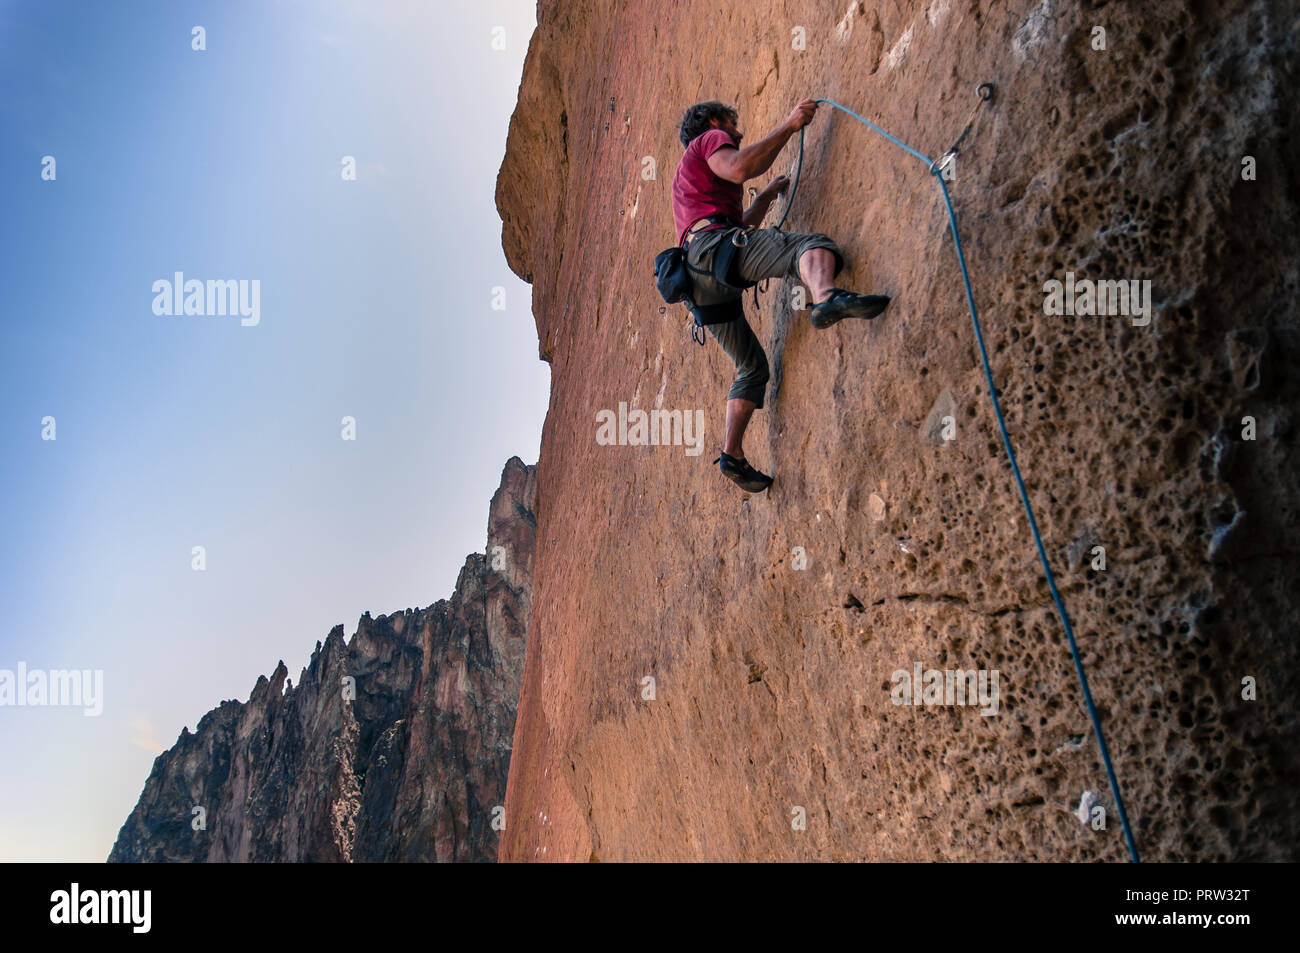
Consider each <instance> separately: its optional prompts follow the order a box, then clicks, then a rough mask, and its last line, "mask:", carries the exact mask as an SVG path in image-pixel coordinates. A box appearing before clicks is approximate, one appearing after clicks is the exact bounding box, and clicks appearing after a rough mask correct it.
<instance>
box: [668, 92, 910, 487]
mask: <svg viewBox="0 0 1300 953" xmlns="http://www.w3.org/2000/svg"><path fill="white" fill-rule="evenodd" d="M817 105H818V104H817V102H816V101H815V100H811V99H808V100H804V101H803V102H801V103H800V104H799V105H798V106H796V107H795V108H794V110H793V111H792V112H791V113H790V115H789V116H788V117H787V118H786V120H785V122H783V123H782V124H781V125H780V126H779V127H777V129H776V130H775V131H774V132H772V133H771V134H770V135H768V136H766V137H764V138H763V139H760V140H759V141H758V142H756V143H755V144H754V145H752V146H749V147H747V148H744V149H742V148H740V143H741V141H742V140H743V139H744V138H745V137H744V135H743V134H742V133H741V132H740V130H739V129H738V128H737V126H736V123H737V122H738V121H739V119H740V115H739V113H737V111H736V110H735V109H733V108H731V107H729V106H725V105H723V104H722V103H720V102H716V101H711V102H705V103H697V104H696V105H694V106H692V107H691V108H690V109H688V110H686V115H685V117H684V118H683V119H682V126H681V140H682V145H684V146H685V147H686V154H685V155H683V156H682V161H681V162H680V163H679V164H678V166H677V172H676V174H675V175H674V176H673V187H672V189H673V191H672V194H673V220H674V224H675V225H676V227H677V241H678V243H679V244H681V245H682V246H683V247H685V249H686V263H687V265H688V269H687V270H688V272H689V273H690V276H691V284H692V286H693V287H692V291H693V298H694V301H695V304H696V305H697V306H700V307H701V308H704V309H711V313H712V314H714V315H717V314H719V313H721V314H722V315H724V316H726V315H731V314H732V312H734V316H732V317H728V318H727V320H725V321H723V322H721V323H717V324H708V325H706V327H707V328H708V329H709V333H710V334H712V335H713V336H714V337H715V338H716V339H717V341H718V343H719V344H721V345H722V349H723V350H724V351H726V353H727V356H728V357H730V358H731V360H732V361H733V362H734V363H735V365H736V379H735V382H734V383H733V384H732V385H731V391H730V393H729V394H728V395H727V424H726V441H725V444H724V446H723V450H722V455H721V456H720V457H718V459H717V460H715V461H714V463H720V464H721V469H722V474H723V476H725V477H727V479H729V480H731V481H732V482H734V483H735V484H736V485H737V486H739V487H740V488H741V489H743V490H748V491H749V492H751V493H757V492H760V491H762V490H766V489H767V488H768V487H769V486H771V485H772V478H771V477H770V476H766V475H765V474H763V473H760V472H759V471H758V470H756V469H754V468H753V467H752V466H750V465H749V462H748V461H747V460H746V459H745V451H744V448H743V446H742V443H743V441H744V437H745V428H746V427H748V426H749V418H750V416H751V415H752V414H753V413H754V411H755V410H757V409H758V408H760V407H762V406H763V396H764V393H765V392H766V390H767V381H768V376H769V375H768V366H767V355H766V353H764V351H763V346H762V345H761V344H759V342H758V338H757V337H755V335H754V332H753V329H751V328H750V326H749V322H747V321H746V320H745V315H744V311H743V310H742V308H741V303H740V299H741V296H742V294H743V290H742V289H741V288H740V287H738V286H737V285H738V282H736V281H735V279H736V278H739V279H741V280H743V281H745V282H758V281H762V280H763V279H764V278H780V277H783V276H785V275H789V276H790V277H792V278H797V279H802V280H803V282H804V284H806V285H807V286H808V291H809V293H810V294H811V295H812V300H813V305H814V307H813V309H812V317H811V320H812V325H813V327H815V328H819V329H820V328H828V327H830V326H831V325H833V324H835V323H836V322H838V321H840V320H842V319H844V318H874V317H876V316H877V315H878V314H880V313H881V312H882V311H884V310H885V306H886V305H887V304H888V303H889V298H888V296H886V295H862V294H855V293H853V292H851V291H846V290H844V289H843V288H836V287H835V286H834V285H833V284H832V282H833V281H834V279H835V276H836V275H838V274H839V273H840V270H841V269H842V268H843V267H844V256H843V254H842V253H841V252H840V249H839V246H837V245H836V244H835V242H833V241H832V240H831V239H830V238H828V237H827V236H825V235H822V234H806V235H804V234H795V233H790V232H783V231H780V230H779V229H775V228H758V225H759V224H760V223H761V222H762V221H763V216H764V215H766V214H767V210H768V207H769V206H770V205H771V204H772V202H773V201H774V200H775V199H776V197H777V196H778V195H781V194H784V192H785V191H786V190H787V189H788V188H789V184H790V183H789V180H788V179H787V178H786V177H785V176H783V175H782V176H778V177H777V178H775V179H773V180H772V182H770V183H769V184H768V185H767V187H766V188H764V189H763V190H762V191H761V192H759V193H758V195H757V196H756V197H755V199H754V204H753V205H751V206H750V207H749V208H748V209H745V210H744V211H743V212H742V211H741V199H742V198H743V196H744V183H745V181H746V180H748V179H752V178H755V177H756V176H760V175H762V174H763V173H764V172H766V171H767V170H768V169H770V168H771V167H772V163H773V162H775V161H776V157H777V155H778V153H780V151H781V148H782V147H783V146H784V145H785V144H786V142H787V141H789V139H790V137H791V136H792V135H794V134H795V133H796V132H798V131H799V130H800V129H802V128H803V127H804V126H806V125H808V123H810V122H811V121H812V118H813V116H814V114H815V113H816V112H817ZM749 229H752V230H749ZM733 239H737V241H733ZM746 239H747V240H746ZM723 242H732V245H733V248H734V257H733V258H732V262H731V267H730V269H729V271H728V274H727V275H726V276H723V277H730V278H732V279H733V281H732V282H731V283H724V282H720V281H718V280H717V279H716V278H715V277H714V264H715V261H714V259H715V255H717V254H719V253H722V254H724V255H726V254H728V253H730V252H731V250H730V249H726V248H723ZM741 243H743V244H741ZM737 246H738V247H737ZM719 305H721V306H723V310H722V311H721V312H719V310H718V306H719Z"/></svg>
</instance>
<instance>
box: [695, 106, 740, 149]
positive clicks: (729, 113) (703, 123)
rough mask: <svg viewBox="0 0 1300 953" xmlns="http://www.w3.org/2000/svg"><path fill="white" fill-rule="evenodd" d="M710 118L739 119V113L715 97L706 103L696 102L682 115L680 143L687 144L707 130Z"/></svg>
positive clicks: (720, 119) (709, 127)
mask: <svg viewBox="0 0 1300 953" xmlns="http://www.w3.org/2000/svg"><path fill="white" fill-rule="evenodd" d="M710 119H717V120H718V121H719V122H721V121H723V120H726V119H734V120H739V119H740V113H738V112H736V110H734V109H732V108H731V107H730V106H727V105H725V104H723V103H720V102H718V101H717V100H716V99H711V100H709V101H708V102H707V103H696V104H695V105H694V106H692V107H691V108H690V109H688V110H686V115H685V116H683V117H682V133H681V135H682V145H683V146H689V145H690V144H691V140H692V139H694V138H695V137H696V136H702V135H704V133H706V132H708V131H709V130H710V129H711V128H712V127H711V126H710V125H709V120H710Z"/></svg>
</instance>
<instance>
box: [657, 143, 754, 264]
mask: <svg viewBox="0 0 1300 953" xmlns="http://www.w3.org/2000/svg"><path fill="white" fill-rule="evenodd" d="M735 148H736V143H735V142H734V141H733V140H732V138H731V136H729V135H728V134H727V133H726V132H724V131H722V130H721V129H710V130H709V131H708V132H706V133H702V134H701V135H698V136H696V137H695V138H694V139H692V140H691V144H690V145H688V146H687V147H686V154H685V155H683V156H682V161H681V162H679V163H678V164H677V172H676V173H675V174H674V175H673V224H674V225H676V226H677V244H679V245H680V244H681V243H682V241H683V239H684V238H685V237H686V230H687V229H688V228H690V227H691V226H692V225H694V224H695V223H696V222H698V221H699V220H700V219H702V218H708V217H709V216H710V215H725V216H727V217H728V218H730V219H732V220H733V221H736V222H739V221H740V216H741V215H743V214H744V210H743V209H742V208H741V201H742V199H743V198H744V196H745V190H744V188H743V187H742V186H741V185H740V184H739V183H736V182H728V181H727V180H726V179H724V178H721V177H719V176H717V175H715V174H714V172H713V170H712V169H710V168H709V163H708V158H709V156H711V155H713V153H715V152H717V151H718V150H719V149H735ZM718 227H719V228H720V227H722V226H718Z"/></svg>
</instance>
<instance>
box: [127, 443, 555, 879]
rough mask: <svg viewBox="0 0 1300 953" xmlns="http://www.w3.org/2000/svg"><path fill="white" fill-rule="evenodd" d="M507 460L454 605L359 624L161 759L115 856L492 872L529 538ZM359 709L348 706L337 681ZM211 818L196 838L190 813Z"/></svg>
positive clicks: (523, 484)
mask: <svg viewBox="0 0 1300 953" xmlns="http://www.w3.org/2000/svg"><path fill="white" fill-rule="evenodd" d="M535 486H536V473H535V468H534V467H530V466H526V465H525V464H524V463H523V462H522V461H520V460H519V459H518V458H517V457H512V458H511V459H510V460H509V461H508V462H507V463H506V466H505V470H504V472H503V473H502V478H501V485H500V487H499V488H498V490H497V491H496V494H495V495H494V496H493V498H492V503H491V507H490V510H489V516H488V543H487V551H486V554H485V555H479V554H475V555H471V556H469V557H468V558H467V559H466V561H465V565H464V567H463V568H462V569H461V572H460V577H459V579H458V580H457V583H456V590H455V592H454V593H453V595H452V596H451V598H449V599H443V600H439V601H438V602H436V603H434V604H433V605H432V606H430V607H428V608H427V609H416V610H412V609H407V610H406V611H404V612H398V613H394V614H392V615H388V616H383V615H381V616H379V617H378V618H376V619H372V618H371V617H370V615H369V613H367V614H365V615H363V616H362V617H361V620H360V622H359V623H358V625H357V631H356V634H355V635H354V636H353V637H352V639H351V641H350V642H345V640H344V633H343V627H342V626H341V625H340V626H335V627H334V629H333V630H332V631H331V632H330V633H329V636H328V637H327V638H326V639H325V641H324V643H321V642H317V643H316V650H315V652H313V653H312V657H311V662H310V664H309V665H308V666H307V667H306V668H305V669H304V670H303V672H302V674H301V676H300V678H299V680H298V684H297V685H292V684H290V685H288V686H286V684H285V681H286V677H287V675H288V671H287V669H286V668H285V665H284V662H283V661H282V662H280V664H279V665H278V666H277V667H276V669H275V671H274V673H272V675H271V677H270V678H269V679H268V678H266V677H265V676H261V677H259V678H258V680H257V684H256V686H255V687H254V689H253V692H252V694H251V696H250V697H249V699H248V701H247V702H242V703H241V702H237V701H226V702H223V703H222V704H221V705H220V706H219V707H217V708H216V709H214V710H213V711H211V712H209V713H208V714H207V715H205V716H204V717H203V718H202V719H201V720H200V721H199V724H198V727H197V729H196V730H195V732H194V733H193V734H191V733H190V732H189V731H188V729H186V730H182V732H181V735H180V737H179V738H178V739H177V741H176V744H175V745H174V746H173V747H172V748H171V749H170V750H169V751H166V752H164V753H163V754H161V755H159V756H158V758H157V759H156V760H155V761H154V765H153V770H152V772H151V773H150V775H149V779H148V781H147V782H146V784H145V788H144V792H143V794H142V795H141V796H140V801H139V803H138V804H137V805H136V807H135V810H133V811H132V813H131V815H130V817H128V818H127V820H126V823H125V824H123V825H122V830H121V832H120V833H119V834H118V838H117V843H116V845H115V846H114V847H113V851H112V853H111V855H110V856H109V860H110V861H488V860H494V859H495V857H496V853H497V840H498V837H499V834H498V832H497V831H496V830H493V829H492V811H493V809H494V808H495V807H498V806H500V805H502V804H503V803H504V798H505V781H506V771H507V766H508V764H509V759H510V746H511V739H512V733H513V730H514V719H515V708H516V702H517V699H518V693H519V681H520V677H521V674H522V669H523V660H524V649H525V642H526V625H527V619H528V613H529V609H530V602H531V595H532V565H533V555H534V548H535V538H536V517H535V516H534V495H535ZM347 678H351V679H354V680H355V682H354V685H355V697H354V698H348V697H345V696H346V695H348V694H351V693H350V692H346V691H345V685H346V683H345V679H347ZM195 807H200V808H203V809H204V811H205V822H206V829H205V830H199V831H196V830H194V829H193V822H194V819H195V817H196V815H195V814H194V811H193V809H194V808H195Z"/></svg>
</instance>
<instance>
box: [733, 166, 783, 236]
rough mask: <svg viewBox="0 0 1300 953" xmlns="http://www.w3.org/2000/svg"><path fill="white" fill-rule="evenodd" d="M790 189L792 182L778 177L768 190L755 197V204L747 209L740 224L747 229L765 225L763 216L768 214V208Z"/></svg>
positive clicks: (769, 184)
mask: <svg viewBox="0 0 1300 953" xmlns="http://www.w3.org/2000/svg"><path fill="white" fill-rule="evenodd" d="M789 187H790V180H789V179H788V178H786V177H785V176H784V175H778V176H777V177H776V178H775V179H773V180H772V181H771V182H769V183H768V184H767V188H765V189H763V191H761V192H759V193H758V194H757V195H755V196H754V202H753V204H752V205H750V206H749V208H747V209H745V214H744V215H742V216H741V218H740V224H742V225H744V226H745V227H746V228H758V226H759V225H762V224H763V216H765V215H766V214H767V210H768V208H769V207H770V206H771V205H772V203H773V202H775V201H776V197H777V196H778V195H784V194H785V190H786V189H787V188H789Z"/></svg>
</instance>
